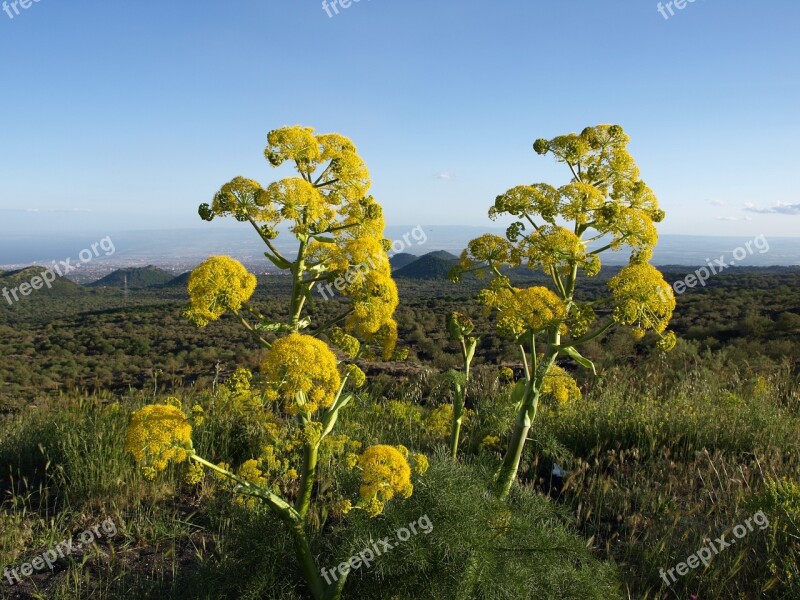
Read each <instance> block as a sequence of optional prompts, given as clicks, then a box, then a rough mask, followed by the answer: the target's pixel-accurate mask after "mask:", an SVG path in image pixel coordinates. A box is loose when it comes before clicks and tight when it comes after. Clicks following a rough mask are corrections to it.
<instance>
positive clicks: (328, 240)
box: [314, 235, 336, 244]
mask: <svg viewBox="0 0 800 600" xmlns="http://www.w3.org/2000/svg"><path fill="white" fill-rule="evenodd" d="M314 239H315V240H317V241H318V242H321V243H323V244H334V243H336V238H334V237H333V236H332V235H315V236H314Z"/></svg>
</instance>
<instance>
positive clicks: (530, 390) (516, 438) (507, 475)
mask: <svg viewBox="0 0 800 600" xmlns="http://www.w3.org/2000/svg"><path fill="white" fill-rule="evenodd" d="M558 339H559V335H558V332H557V331H556V332H555V333H553V334H552V335H551V343H550V344H549V345H548V348H547V352H546V354H545V356H544V359H543V360H542V361H541V363H540V364H539V368H538V369H537V370H536V371H535V375H534V379H533V380H531V379H528V383H527V385H526V386H525V395H524V396H523V400H522V402H521V403H520V406H519V409H518V410H517V416H516V418H515V419H514V431H513V432H512V434H511V440H510V441H509V444H508V449H507V450H506V454H505V456H504V457H503V463H502V464H501V465H500V468H499V469H498V471H497V474H496V475H495V494H496V495H497V496H498V498H500V499H501V500H504V499H506V498H507V497H508V494H509V492H510V491H511V486H512V485H513V483H514V480H515V479H516V477H517V472H518V471H519V464H520V461H521V460H522V451H523V450H524V449H525V442H526V441H527V439H528V432H529V431H530V429H531V425H532V424H533V421H534V419H536V413H537V410H538V407H539V395H540V393H541V389H542V382H543V381H544V377H545V375H547V372H548V371H549V370H550V367H551V366H552V365H553V363H555V360H556V357H557V356H558V349H557V348H556V346H557V345H558Z"/></svg>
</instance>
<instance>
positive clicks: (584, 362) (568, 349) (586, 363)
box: [560, 346, 597, 375]
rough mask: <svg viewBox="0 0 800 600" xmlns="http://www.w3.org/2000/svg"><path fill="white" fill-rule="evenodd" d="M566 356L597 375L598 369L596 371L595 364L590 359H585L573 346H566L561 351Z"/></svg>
mask: <svg viewBox="0 0 800 600" xmlns="http://www.w3.org/2000/svg"><path fill="white" fill-rule="evenodd" d="M560 350H561V351H562V352H563V353H564V354H566V355H567V356H569V357H570V358H571V359H572V360H574V361H575V362H576V363H578V364H579V365H580V366H582V367H584V368H585V369H591V370H592V373H594V374H595V375H597V369H595V366H594V363H593V362H592V361H590V360H589V359H588V358H586V357H584V356H583V355H582V354H581V353H580V352H578V351H577V350H575V348H573V347H572V346H565V347H564V348H561V349H560Z"/></svg>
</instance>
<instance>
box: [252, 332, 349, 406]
mask: <svg viewBox="0 0 800 600" xmlns="http://www.w3.org/2000/svg"><path fill="white" fill-rule="evenodd" d="M261 371H262V373H263V374H264V376H265V378H266V379H267V381H269V382H270V384H271V385H272V386H273V388H274V389H275V391H276V392H277V394H278V396H279V397H280V398H281V399H283V401H284V403H285V406H286V410H287V412H289V413H292V414H297V413H305V414H311V413H314V412H316V411H317V410H319V409H320V408H329V407H330V406H331V405H332V404H333V403H334V401H335V399H336V395H337V394H338V393H339V388H340V386H341V378H340V377H339V371H338V370H337V366H336V356H335V355H334V354H333V352H331V350H330V348H328V346H327V345H326V344H325V342H323V341H320V340H318V339H316V338H313V337H311V336H310V335H303V334H300V333H292V334H290V335H288V336H286V337H285V338H281V339H279V340H277V341H276V342H275V343H274V344H273V345H272V349H271V350H270V353H269V355H268V356H267V359H266V360H265V361H264V363H263V364H262V365H261Z"/></svg>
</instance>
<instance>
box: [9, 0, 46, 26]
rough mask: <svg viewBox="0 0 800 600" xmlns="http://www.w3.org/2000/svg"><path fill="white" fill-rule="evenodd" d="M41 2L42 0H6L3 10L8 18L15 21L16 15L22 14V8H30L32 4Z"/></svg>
mask: <svg viewBox="0 0 800 600" xmlns="http://www.w3.org/2000/svg"><path fill="white" fill-rule="evenodd" d="M39 2H40V0H13V2H8V0H6V1H5V2H3V4H2V8H3V12H4V13H6V14H7V15H8V18H9V19H11V20H12V21H13V20H14V17H18V16H20V14H22V13H21V11H20V8H21V9H22V10H28V9H29V8H30V7H31V6H33V5H34V4H38V3H39ZM12 11H13V12H12Z"/></svg>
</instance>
